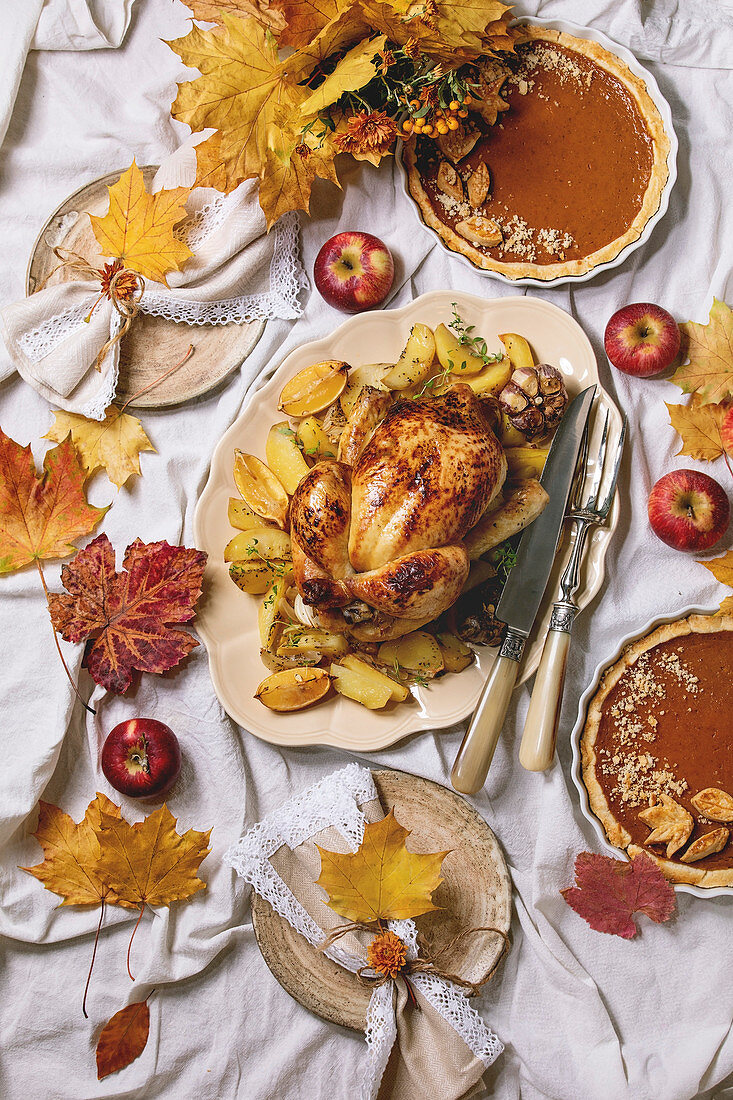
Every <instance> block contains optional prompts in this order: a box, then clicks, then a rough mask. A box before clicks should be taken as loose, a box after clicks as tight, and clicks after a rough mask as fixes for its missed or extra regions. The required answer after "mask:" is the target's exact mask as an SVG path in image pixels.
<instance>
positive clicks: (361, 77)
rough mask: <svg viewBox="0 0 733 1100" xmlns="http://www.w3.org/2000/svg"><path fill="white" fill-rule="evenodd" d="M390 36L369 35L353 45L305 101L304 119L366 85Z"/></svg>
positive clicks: (302, 109)
mask: <svg viewBox="0 0 733 1100" xmlns="http://www.w3.org/2000/svg"><path fill="white" fill-rule="evenodd" d="M386 41H387V39H386V38H385V36H384V35H383V34H381V35H379V36H378V37H377V38H367V39H365V40H364V41H363V42H359V44H358V45H357V46H353V47H352V48H351V49H350V50H349V51H348V52H347V53H346V54H344V56H343V57H342V58H341V60H340V61H338V62H337V63H336V66H335V68H334V70H333V72H332V73H330V74H329V75H328V76H327V77H326V79H325V80H324V81H323V83H322V84H320V85H319V86H318V87H317V88H316V90H315V92H312V93H311V95H309V96H308V98H307V99H306V100H305V101H304V102H303V103H301V105H300V113H301V115H302V116H303V117H304V118H309V117H311V116H313V115H317V114H319V113H320V112H321V111H323V110H324V109H325V108H326V107H330V106H331V105H332V104H333V103H335V102H336V100H337V99H340V98H341V96H342V95H343V94H344V92H353V91H356V90H357V89H358V88H363V87H364V85H365V84H368V83H369V81H370V80H371V79H372V78H373V77H374V76H375V74H376V72H377V65H375V63H374V59H375V58H376V60H377V62H378V61H379V54H380V52H381V51H382V50H383V49H384V47H385V44H386Z"/></svg>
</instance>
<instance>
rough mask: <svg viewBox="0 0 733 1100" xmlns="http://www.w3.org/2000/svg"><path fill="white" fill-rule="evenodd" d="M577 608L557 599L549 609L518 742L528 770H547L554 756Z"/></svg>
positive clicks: (523, 761)
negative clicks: (538, 663) (543, 643)
mask: <svg viewBox="0 0 733 1100" xmlns="http://www.w3.org/2000/svg"><path fill="white" fill-rule="evenodd" d="M576 611H577V608H576V607H575V606H574V604H560V603H556V604H555V606H554V607H553V609H552V618H551V620H550V629H549V631H548V634H547V637H546V639H545V646H544V649H543V650H542V658H541V659H540V665H539V668H538V669H537V675H536V677H535V682H534V688H533V689H532V698H531V699H530V701H529V710H528V711H527V720H526V722H525V724H524V733H523V734H522V743H521V745H520V746H519V763H520V764H521V765H522V767H523V768H526V769H527V771H530V772H543V771H546V769H547V768H549V767H550V765H551V764H552V761H553V758H554V756H555V742H556V741H557V727H558V722H559V721H560V707H561V706H562V693H563V688H564V686H565V669H566V667H567V661H568V651H569V649H570V632H571V630H572V629H573V619H574V618H575V614H576Z"/></svg>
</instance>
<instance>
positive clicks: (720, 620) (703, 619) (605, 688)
mask: <svg viewBox="0 0 733 1100" xmlns="http://www.w3.org/2000/svg"><path fill="white" fill-rule="evenodd" d="M727 630H730V631H733V615H720V614H718V615H715V614H710V615H690V616H688V617H687V618H686V619H676V620H675V621H674V622H671V623H664V624H663V625H662V626H659V627H657V628H656V630H653V631H652V632H651V633H650V634H645V635H644V637H643V638H637V640H636V641H635V642H631V643H630V644H629V645H628V646H626V648H625V649H624V651H623V653H622V654H621V656H620V658H619V659H618V661H616V663H615V664H613V665H611V666H610V668H607V669H606V671H605V672H604V673H603V676H602V677H601V681H600V684H599V687H598V690H597V691H596V693H595V695H594V696H593V698H592V699H591V701H590V705H589V707H588V711H587V716H586V720H585V725H584V726H583V730H582V732H581V735H580V757H581V778H582V780H583V786H584V787H585V789H586V791H587V792H588V802H589V805H590V808H591V811H592V812H593V814H594V815H595V817H597V818H598V820H599V821H600V823H601V825H602V826H603V830H604V832H605V834H606V837H607V838H608V840H609V842H610V843H611V844H612V845H613V846H614V847H615V848H622V849H624V850H625V851H626V852H627V854H628V855H629V856H630V857H631V858H632V859H633V858H634V857H635V856H637V855H639V854H640V853H641V852H645V853H646V854H647V855H648V856H650V857H651V858H652V859H653V860H654V862H655V863H656V864H657V866H658V867H659V869H660V870H661V871H662V873H663V874H664V876H665V878H667V879H668V880H669V881H670V882H672V883H677V884H678V885H682V884H686V885H690V886H702V887H707V888H709V889H710V888H713V887H716V886H733V868H719V869H718V870H715V871H706V870H705V868H704V867H694V866H692V865H685V864H681V863H677V862H675V861H674V860H669V859H663V858H662V857H660V856H657V855H655V854H654V852H651V851H649V849H647V848H643V847H640V846H639V845H636V844H632V843H631V836H630V834H629V833H628V832H627V830H626V829H625V828H624V827H623V826H622V825H621V824H620V822H618V821H617V820H616V817H615V816H614V814H613V811H612V809H611V807H610V806H609V804H608V800H607V799H606V795H605V792H604V790H603V788H602V786H601V784H600V783H599V782H598V779H597V778H596V760H597V757H596V752H595V744H596V740H597V737H598V731H599V729H600V724H601V717H602V713H603V704H604V702H605V700H606V698H607V697H608V695H609V694H610V692H611V691H612V690H613V688H614V687H615V686H616V684H617V683H618V681H619V680H620V679H621V677H622V676H623V674H624V672H625V671H626V669H627V668H629V667H630V666H631V665H633V664H635V663H636V661H637V660H638V658H639V657H640V656H641V655H642V653H646V652H647V651H648V650H650V649H653V648H654V646H657V645H661V644H662V643H663V642H668V641H671V640H672V639H673V638H682V637H685V636H686V635H688V634H718V633H720V632H722V631H727Z"/></svg>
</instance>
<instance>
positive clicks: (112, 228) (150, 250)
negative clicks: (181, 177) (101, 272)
mask: <svg viewBox="0 0 733 1100" xmlns="http://www.w3.org/2000/svg"><path fill="white" fill-rule="evenodd" d="M108 191H109V210H108V211H107V213H106V214H105V215H104V217H95V216H94V215H93V214H90V215H89V217H90V220H91V223H92V229H93V230H94V236H95V237H96V238H97V243H98V244H99V247H100V249H101V251H102V255H104V256H111V257H112V258H113V259H116V260H121V261H122V263H123V264H124V265H125V267H126V268H128V269H129V270H130V271H134V272H135V273H136V274H137V275H142V277H143V278H144V279H154V280H155V281H156V282H159V283H164V284H165V285H166V286H167V285H168V284H167V282H166V275H167V274H168V272H170V271H179V270H180V268H181V267H182V266H183V264H184V263H185V262H186V260H187V259H188V258H189V256H191V255H193V253H192V252H191V250H190V249H189V248H188V247H187V245H186V244H185V243H184V241H182V240H181V239H180V238H179V237H176V235H175V234H174V232H173V230H174V228H175V226H176V225H178V223H179V222H180V221H182V220H183V219H184V218H185V217H186V208H185V206H184V205H183V204H184V202H185V200H186V198H187V196H188V194H189V189H188V188H187V187H173V188H171V190H169V191H158V192H157V194H155V195H149V194H148V192H147V191H146V190H145V181H144V179H143V174H142V172H141V171H140V169H139V168H138V166H137V164H136V163H135V161H134V160H133V162H132V164H131V165H130V167H129V168H128V169H127V171H126V172H123V173H122V175H121V176H120V178H119V179H118V181H117V183H114V184H113V185H112V186H111V187H109V188H108Z"/></svg>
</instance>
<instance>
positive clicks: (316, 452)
mask: <svg viewBox="0 0 733 1100" xmlns="http://www.w3.org/2000/svg"><path fill="white" fill-rule="evenodd" d="M295 434H296V436H297V439H298V442H299V443H300V446H301V449H302V452H303V455H304V456H305V458H306V459H308V458H310V459H312V460H313V461H314V462H320V461H321V460H322V459H324V458H335V457H336V444H334V443H332V442H331V440H330V439H329V438H328V436H327V435H326V433H325V432H324V430H323V426H322V425H321V423H320V422H319V421H318V420H316V418H315V416H309V417H306V419H305V420H301V422H300V424H299V425H298V427H297V429H296V432H295Z"/></svg>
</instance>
